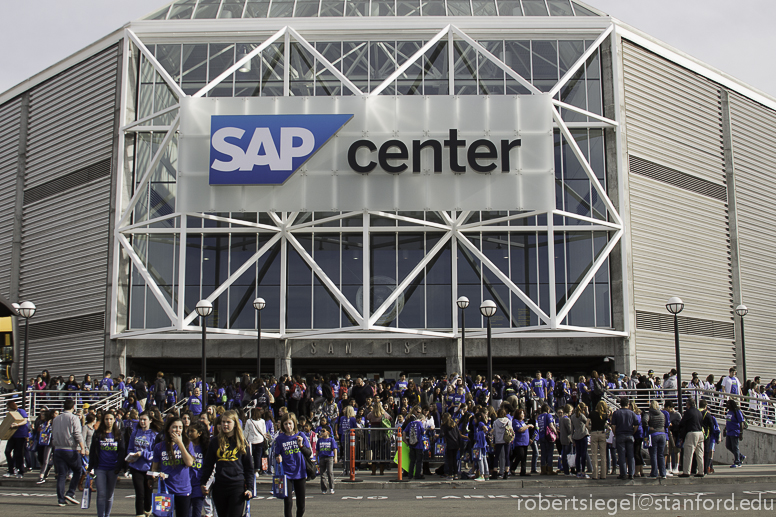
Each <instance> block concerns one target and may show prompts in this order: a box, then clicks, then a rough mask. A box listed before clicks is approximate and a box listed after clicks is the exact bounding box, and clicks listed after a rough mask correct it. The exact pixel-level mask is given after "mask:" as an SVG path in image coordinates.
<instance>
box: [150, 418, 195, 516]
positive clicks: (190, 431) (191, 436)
mask: <svg viewBox="0 0 776 517" xmlns="http://www.w3.org/2000/svg"><path fill="white" fill-rule="evenodd" d="M186 434H187V435H188V437H189V440H191V445H192V448H193V449H194V454H193V456H194V464H193V465H192V466H191V468H190V469H189V475H190V476H191V515H192V516H195V517H199V516H200V515H202V507H203V506H204V504H205V494H204V493H203V492H202V485H204V484H205V482H203V480H202V465H203V463H204V460H205V454H207V450H208V446H209V445H210V431H209V430H208V426H207V425H205V424H203V423H202V422H194V423H193V424H191V425H190V426H189V427H187V428H186ZM138 515H140V514H138Z"/></svg>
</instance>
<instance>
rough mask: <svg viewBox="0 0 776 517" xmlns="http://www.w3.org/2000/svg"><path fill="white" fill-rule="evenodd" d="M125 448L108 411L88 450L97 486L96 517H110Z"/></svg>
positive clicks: (114, 420) (103, 416) (122, 466)
mask: <svg viewBox="0 0 776 517" xmlns="http://www.w3.org/2000/svg"><path fill="white" fill-rule="evenodd" d="M124 456H126V447H125V445H124V440H123V439H122V437H121V431H120V430H119V426H118V425H117V424H116V416H115V415H114V414H113V413H112V412H110V411H108V412H106V413H105V414H103V415H102V419H101V420H100V427H99V428H98V429H97V430H96V431H95V432H94V436H93V437H92V446H91V448H90V449H89V467H88V468H87V471H89V472H92V471H94V477H95V482H96V484H97V487H96V488H97V517H110V511H111V509H112V508H113V493H114V491H115V490H116V480H117V479H118V475H119V472H121V471H123V470H124Z"/></svg>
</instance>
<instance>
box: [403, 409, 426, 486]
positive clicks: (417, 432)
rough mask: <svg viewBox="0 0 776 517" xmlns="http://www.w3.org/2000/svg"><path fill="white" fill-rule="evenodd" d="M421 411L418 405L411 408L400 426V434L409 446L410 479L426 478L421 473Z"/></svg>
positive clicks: (408, 472) (408, 473)
mask: <svg viewBox="0 0 776 517" xmlns="http://www.w3.org/2000/svg"><path fill="white" fill-rule="evenodd" d="M422 417H423V413H422V412H421V410H420V407H419V406H415V407H414V408H412V414H411V416H410V417H408V418H407V420H406V422H405V423H404V426H403V428H402V436H403V437H404V438H405V440H406V441H407V445H408V446H409V448H410V465H409V470H408V471H407V475H408V476H409V478H410V479H413V478H414V479H426V476H424V475H423V428H424V426H423V420H422Z"/></svg>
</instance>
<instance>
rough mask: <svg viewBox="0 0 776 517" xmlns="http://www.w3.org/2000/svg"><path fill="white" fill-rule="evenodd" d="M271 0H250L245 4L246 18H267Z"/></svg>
mask: <svg viewBox="0 0 776 517" xmlns="http://www.w3.org/2000/svg"><path fill="white" fill-rule="evenodd" d="M268 10H269V0H248V2H247V3H246V4H245V16H244V17H245V18H266V17H267V11H268Z"/></svg>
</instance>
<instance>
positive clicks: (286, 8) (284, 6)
mask: <svg viewBox="0 0 776 517" xmlns="http://www.w3.org/2000/svg"><path fill="white" fill-rule="evenodd" d="M293 13H294V1H293V0H291V1H290V2H288V1H277V0H275V1H273V2H272V6H271V8H270V11H269V17H270V18H289V17H291V15H292V14H293Z"/></svg>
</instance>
